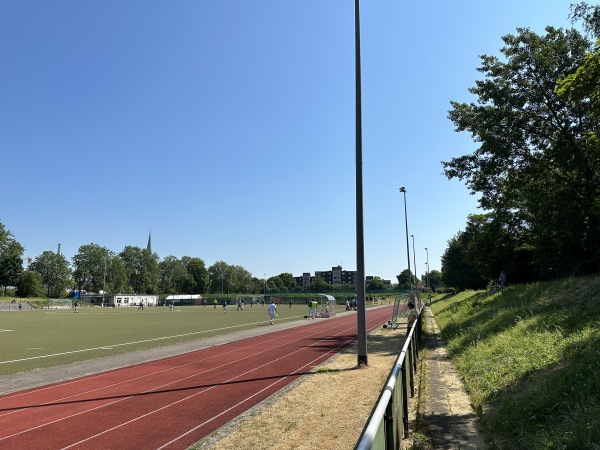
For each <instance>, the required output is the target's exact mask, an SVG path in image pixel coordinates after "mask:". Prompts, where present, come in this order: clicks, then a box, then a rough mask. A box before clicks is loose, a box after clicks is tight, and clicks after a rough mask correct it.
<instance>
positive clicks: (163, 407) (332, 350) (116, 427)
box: [61, 326, 356, 450]
mask: <svg viewBox="0 0 600 450" xmlns="http://www.w3.org/2000/svg"><path fill="white" fill-rule="evenodd" d="M353 329H355V327H354V326H350V327H349V328H345V329H344V330H341V331H340V332H338V333H337V334H341V333H342V332H347V331H348V330H353ZM313 334H316V333H313ZM333 336H335V334H334V335H333ZM306 337H307V336H304V337H303V338H301V339H298V340H302V339H306ZM329 337H331V336H328V337H327V338H323V339H320V340H319V341H316V342H314V343H312V344H310V345H309V346H308V347H312V346H314V345H317V344H320V343H321V342H322V341H324V340H327V339H328V338H329ZM355 340H356V338H354V337H352V338H351V339H348V340H346V341H345V342H343V343H341V344H338V345H337V346H336V347H335V348H334V349H331V350H329V351H328V352H326V353H325V354H322V355H319V356H318V357H317V358H315V359H313V360H312V361H310V362H309V363H307V364H305V365H304V366H302V367H299V368H297V369H296V370H294V372H292V374H291V375H293V374H295V373H296V372H298V371H299V370H301V369H303V368H305V367H309V366H310V365H311V364H313V363H314V362H315V361H317V360H322V359H323V357H324V355H327V354H329V353H332V352H334V350H336V349H338V348H340V347H345V346H347V345H348V344H349V343H351V342H354V341H355ZM292 342H293V341H292ZM290 343H291V342H290ZM290 343H286V344H282V345H281V346H284V345H289V344H290ZM302 350H304V348H299V349H297V350H295V351H293V352H292V353H288V354H286V355H284V356H281V357H279V358H277V359H274V360H271V361H269V362H267V363H265V364H262V365H260V366H257V367H254V368H252V369H251V370H248V371H246V372H244V373H242V374H238V375H236V376H234V377H232V378H230V379H228V380H225V381H223V382H221V383H219V384H218V385H214V386H211V387H209V388H206V389H203V390H201V391H199V392H196V393H195V394H192V395H189V396H187V397H185V398H182V399H180V400H178V401H176V402H173V403H170V404H168V405H164V406H162V407H160V408H158V409H155V410H152V411H149V412H147V413H146V414H143V415H141V416H138V417H136V418H134V419H131V420H129V421H127V422H124V423H122V424H119V425H117V426H114V427H112V428H109V429H106V430H104V431H102V432H100V433H97V434H95V435H93V436H89V437H87V438H86V439H83V440H81V441H78V442H75V443H73V444H71V445H69V446H67V447H63V448H62V449H61V450H66V449H68V448H71V447H74V446H76V445H79V444H82V443H84V442H87V441H89V440H91V439H94V438H96V437H98V436H101V435H103V434H106V433H110V432H111V431H114V430H116V429H118V428H121V427H123V426H126V425H129V424H131V423H133V422H136V421H138V420H141V419H143V418H146V417H148V416H150V415H152V414H155V413H157V412H160V411H162V410H164V409H167V408H169V407H171V406H174V405H177V404H179V403H181V402H184V401H186V400H189V399H191V398H193V397H196V396H198V395H200V394H203V393H205V392H208V391H210V390H212V389H214V388H216V387H218V386H220V385H223V384H227V383H229V382H231V381H233V380H235V379H236V378H240V377H242V376H244V375H246V374H248V373H251V372H254V371H256V370H258V369H261V368H262V367H265V366H268V365H271V364H273V363H275V362H277V361H279V360H281V359H284V358H287V357H289V356H291V355H293V354H295V353H297V352H300V351H302ZM265 351H272V349H268V350H265ZM265 351H262V352H259V354H260V353H264V352H265ZM254 356H256V354H255V355H254ZM211 370H212V369H211ZM196 376H198V374H194V375H191V376H189V377H185V378H182V379H179V380H178V381H182V380H184V379H187V378H192V377H196ZM289 377H290V375H286V376H284V377H282V378H280V379H278V380H277V381H275V382H273V383H271V384H270V385H269V386H267V387H265V388H263V389H261V390H260V391H258V392H256V393H254V394H252V395H251V396H249V397H246V398H245V399H244V400H242V401H240V402H238V404H237V405H241V404H243V403H245V402H247V401H249V400H250V399H251V398H253V397H255V396H257V395H258V394H260V393H262V392H263V391H265V390H267V389H269V388H271V387H273V386H275V385H276V384H279V383H281V382H282V381H283V380H285V379H287V378H289ZM154 389H157V388H154ZM149 392H150V391H149ZM237 405H234V406H231V407H230V408H229V409H227V410H226V411H223V412H221V413H219V414H217V415H216V416H213V417H212V418H210V419H209V420H206V421H205V422H203V423H202V424H199V425H197V426H196V427H194V428H192V429H191V430H188V431H187V432H186V433H184V434H182V435H180V436H178V437H176V438H175V439H174V440H172V441H171V442H168V443H166V444H164V445H163V446H161V447H159V448H158V449H157V450H160V449H162V448H164V447H166V446H168V445H170V444H172V443H173V442H176V441H178V440H179V439H181V438H183V437H185V436H186V435H187V434H189V433H192V432H193V431H195V430H197V429H198V428H201V427H202V426H204V425H206V424H207V423H209V422H212V421H213V420H215V419H217V418H218V417H220V416H222V415H223V414H225V413H226V412H227V411H229V410H231V409H232V408H235V407H236V406H237Z"/></svg>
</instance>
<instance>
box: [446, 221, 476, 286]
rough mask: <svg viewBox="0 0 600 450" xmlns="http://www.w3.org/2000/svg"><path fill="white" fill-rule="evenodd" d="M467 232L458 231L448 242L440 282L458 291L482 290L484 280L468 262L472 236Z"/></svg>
mask: <svg viewBox="0 0 600 450" xmlns="http://www.w3.org/2000/svg"><path fill="white" fill-rule="evenodd" d="M470 231H472V230H469V231H460V232H458V233H457V234H456V236H454V237H453V238H452V239H450V240H449V241H448V247H446V250H445V251H444V254H443V255H442V281H443V282H444V283H445V284H446V286H448V287H454V288H456V289H458V290H461V291H462V290H464V289H483V288H485V287H486V280H485V279H484V278H483V277H482V276H481V275H479V272H478V270H477V268H476V267H475V266H474V265H473V264H471V263H470V262H469V261H468V258H467V257H466V255H467V254H468V251H469V242H470V241H471V239H472V238H473V235H472V234H470V233H469V232H470Z"/></svg>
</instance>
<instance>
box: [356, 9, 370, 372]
mask: <svg viewBox="0 0 600 450" xmlns="http://www.w3.org/2000/svg"><path fill="white" fill-rule="evenodd" d="M354 51H355V62H356V64H355V74H356V277H357V280H356V312H357V313H356V320H357V324H356V333H357V343H358V361H357V365H358V367H361V366H366V365H368V360H367V312H366V304H365V303H366V302H365V297H366V295H365V239H364V226H363V178H362V100H361V70H360V0H354Z"/></svg>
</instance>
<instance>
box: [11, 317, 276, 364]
mask: <svg viewBox="0 0 600 450" xmlns="http://www.w3.org/2000/svg"><path fill="white" fill-rule="evenodd" d="M264 323H265V321H264V320H263V321H260V322H254V323H246V324H242V325H233V326H230V327H224V328H215V329H212V330H204V331H194V332H193V333H184V334H176V335H174V336H163V337H159V338H154V339H145V340H142V341H133V342H124V343H122V344H112V345H111V346H110V347H109V346H106V345H103V346H102V347H92V348H83V349H81V350H72V351H70V352H61V353H52V354H50V355H39V356H31V357H29V358H20V359H12V360H10V361H0V364H10V363H16V362H22V361H31V360H33V359H44V358H52V357H55V356H64V355H72V354H75V353H84V352H93V351H94V350H110V349H112V348H114V347H125V346H127V345H135V344H143V343H145V342H156V341H164V340H165V339H173V338H178V337H184V336H193V335H195V334H204V333H209V332H212V331H220V330H228V329H231V328H239V327H245V326H248V325H260V324H264ZM6 331H12V330H6Z"/></svg>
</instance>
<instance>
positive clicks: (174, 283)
mask: <svg viewBox="0 0 600 450" xmlns="http://www.w3.org/2000/svg"><path fill="white" fill-rule="evenodd" d="M158 267H159V270H160V292H161V293H163V294H183V293H186V294H189V293H190V292H189V288H190V287H193V285H194V280H193V279H192V277H191V276H190V274H189V273H188V271H187V270H186V268H185V266H184V265H183V262H182V261H181V260H180V259H178V258H176V257H175V256H167V257H166V258H163V260H162V261H160V262H159V263H158Z"/></svg>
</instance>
